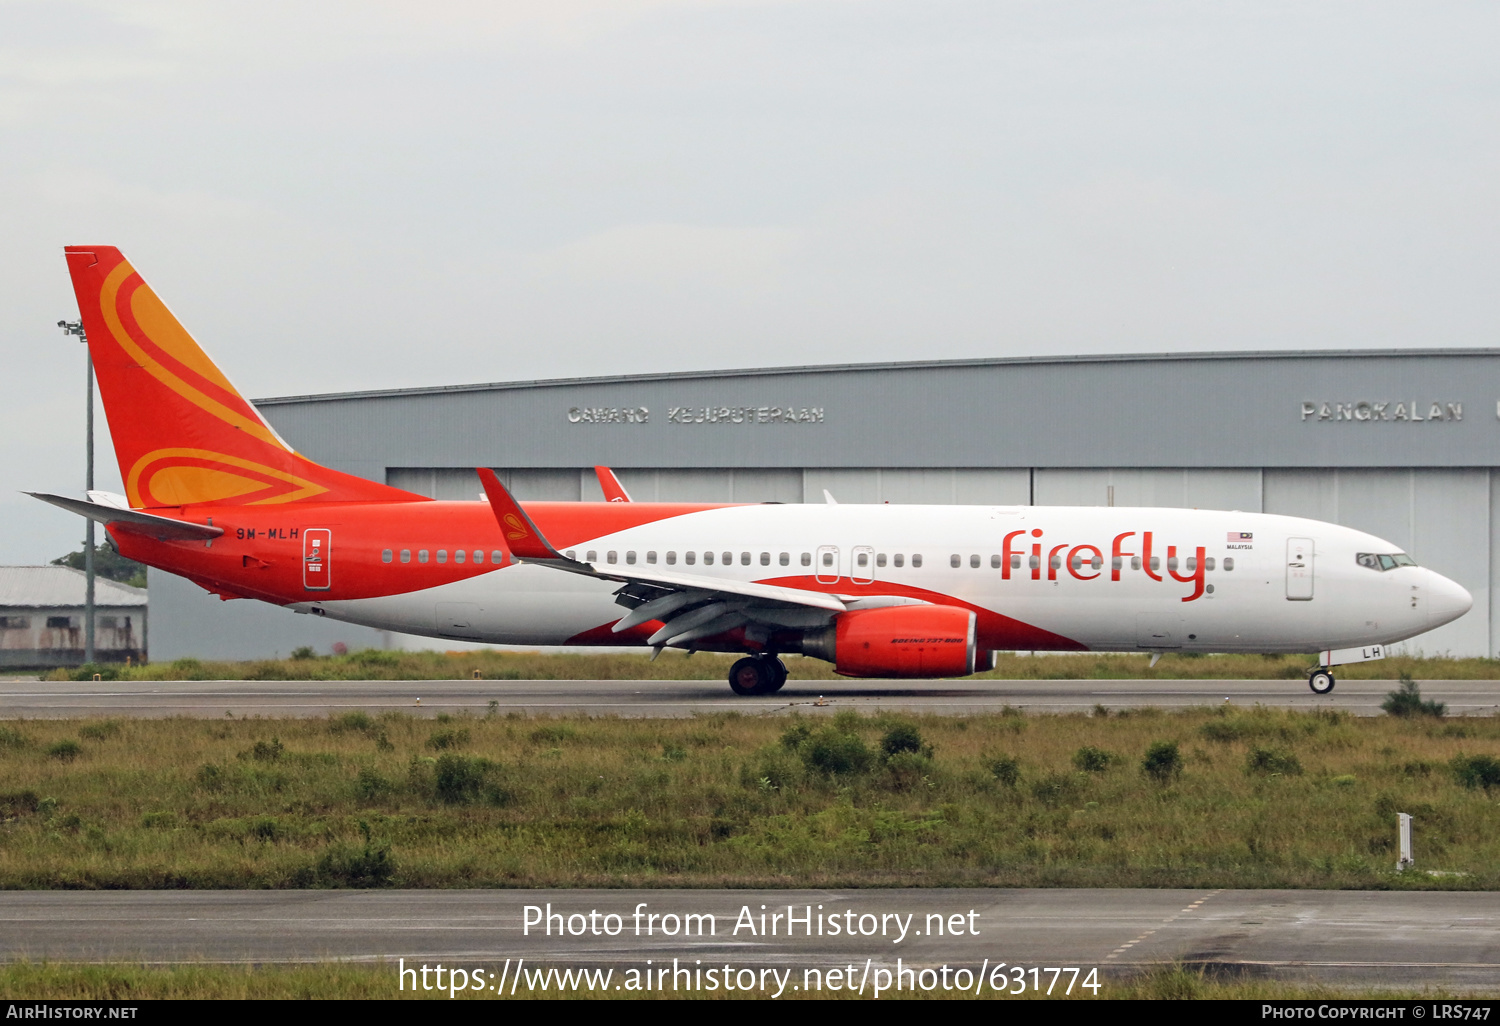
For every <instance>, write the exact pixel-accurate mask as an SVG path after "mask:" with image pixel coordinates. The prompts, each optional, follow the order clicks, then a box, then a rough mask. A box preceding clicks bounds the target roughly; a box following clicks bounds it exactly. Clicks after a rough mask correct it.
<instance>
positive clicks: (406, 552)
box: [401, 549, 411, 563]
mask: <svg viewBox="0 0 1500 1026" xmlns="http://www.w3.org/2000/svg"><path fill="white" fill-rule="evenodd" d="M401 562H403V563H410V562H411V549H402V550H401Z"/></svg>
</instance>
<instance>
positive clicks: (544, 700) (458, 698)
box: [0, 680, 1500, 719]
mask: <svg viewBox="0 0 1500 1026" xmlns="http://www.w3.org/2000/svg"><path fill="white" fill-rule="evenodd" d="M1395 687H1396V684H1395V682H1393V681H1368V680H1367V681H1340V682H1339V684H1338V686H1337V687H1336V688H1335V689H1334V691H1333V693H1332V694H1331V695H1324V696H1319V695H1314V694H1313V693H1312V692H1311V691H1310V690H1309V689H1308V687H1307V684H1306V683H1305V682H1303V681H1300V680H1280V681H1277V680H1272V681H1267V680H1174V681H1162V680H1047V681H1002V680H956V681H955V680H930V681H880V682H870V681H850V682H847V683H845V682H841V681H815V682H800V681H791V682H790V683H788V684H787V686H786V687H785V688H784V689H783V690H782V691H781V692H780V693H779V694H777V695H774V696H769V697H766V698H741V697H738V696H736V695H734V694H733V693H732V692H730V690H729V686H728V685H727V684H725V683H724V682H722V681H600V680H503V681H502V680H488V681H485V680H481V681H472V680H456V681H453V680H446V681H306V682H304V681H264V682H262V681H147V682H142V683H117V682H109V681H105V682H94V683H52V682H39V681H35V680H30V681H17V680H8V681H0V718H16V717H25V718H44V719H45V718H60V717H81V716H203V717H222V716H224V715H225V714H226V713H229V714H232V715H234V716H264V717H278V716H328V715H337V714H339V713H344V712H348V711H350V710H353V709H363V710H367V711H370V712H377V713H378V712H384V711H387V710H401V711H404V712H407V713H411V714H414V715H418V716H433V715H437V714H439V713H450V714H453V713H460V712H470V713H475V714H484V713H486V712H489V711H494V712H496V713H500V714H504V713H510V712H517V713H523V714H527V715H553V716H558V715H588V716H667V717H680V716H697V715H703V714H707V713H716V712H727V711H731V710H733V711H737V712H741V713H745V714H748V715H776V714H781V713H788V712H791V711H793V710H795V711H798V712H802V713H813V714H817V713H827V712H837V711H839V710H841V709H859V710H861V711H865V712H875V711H879V710H902V711H908V712H916V713H933V714H937V715H948V716H961V715H972V714H975V713H984V712H998V711H999V710H1001V709H1003V708H1005V707H1006V706H1011V707H1013V708H1018V709H1024V710H1027V711H1030V712H1087V711H1089V710H1091V709H1093V708H1094V706H1096V705H1101V706H1103V707H1105V708H1107V709H1125V708H1132V707H1140V706H1161V707H1165V708H1182V707H1188V706H1203V705H1214V706H1217V705H1223V704H1225V702H1226V701H1227V702H1228V703H1229V704H1231V705H1241V706H1251V705H1266V706H1275V707H1278V708H1290V709H1318V708H1325V709H1326V708H1334V709H1344V710H1347V711H1348V712H1351V713H1354V714H1355V715H1359V716H1374V715H1378V714H1379V712H1380V703H1381V702H1382V701H1383V700H1384V699H1385V696H1386V694H1387V693H1388V692H1389V691H1391V690H1392V689H1393V688H1395ZM1422 695H1423V697H1424V698H1429V699H1436V700H1437V701H1440V702H1446V703H1447V705H1448V713H1449V715H1455V716H1475V715H1482V716H1489V715H1494V714H1496V713H1497V712H1500V681H1468V680H1464V681H1423V682H1422Z"/></svg>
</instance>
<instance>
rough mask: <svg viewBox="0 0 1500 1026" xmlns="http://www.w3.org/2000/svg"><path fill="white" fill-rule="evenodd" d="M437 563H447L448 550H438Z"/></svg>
mask: <svg viewBox="0 0 1500 1026" xmlns="http://www.w3.org/2000/svg"><path fill="white" fill-rule="evenodd" d="M437 561H438V562H439V563H446V562H448V550H447V549H438V550H437Z"/></svg>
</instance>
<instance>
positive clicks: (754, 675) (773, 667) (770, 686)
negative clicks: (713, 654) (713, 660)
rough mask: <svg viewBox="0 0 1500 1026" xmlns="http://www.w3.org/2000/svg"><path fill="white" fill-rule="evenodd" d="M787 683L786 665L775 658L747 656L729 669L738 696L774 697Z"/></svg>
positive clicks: (731, 682) (730, 683)
mask: <svg viewBox="0 0 1500 1026" xmlns="http://www.w3.org/2000/svg"><path fill="white" fill-rule="evenodd" d="M785 683H786V664H785V663H783V662H782V661H781V660H780V659H777V658H776V657H775V656H747V657H746V658H744V659H741V660H739V661H738V662H736V663H735V664H734V665H733V666H731V667H730V668H729V688H730V690H731V691H733V692H734V693H735V694H736V695H745V696H751V695H774V694H775V693H776V692H778V691H780V690H781V686H782V685H783V684H785Z"/></svg>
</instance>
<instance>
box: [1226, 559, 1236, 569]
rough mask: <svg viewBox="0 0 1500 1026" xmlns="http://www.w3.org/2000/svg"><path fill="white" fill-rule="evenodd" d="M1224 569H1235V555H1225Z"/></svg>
mask: <svg viewBox="0 0 1500 1026" xmlns="http://www.w3.org/2000/svg"><path fill="white" fill-rule="evenodd" d="M1224 569H1225V570H1233V569H1234V557H1233V556H1225V557H1224Z"/></svg>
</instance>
